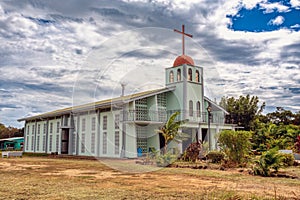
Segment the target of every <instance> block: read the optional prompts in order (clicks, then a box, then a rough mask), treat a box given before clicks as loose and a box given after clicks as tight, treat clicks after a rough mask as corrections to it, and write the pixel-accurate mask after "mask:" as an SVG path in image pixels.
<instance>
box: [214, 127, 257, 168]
mask: <svg viewBox="0 0 300 200" xmlns="http://www.w3.org/2000/svg"><path fill="white" fill-rule="evenodd" d="M251 135H252V134H251V132H249V131H232V130H224V131H222V132H221V133H220V136H219V139H218V142H219V146H220V148H221V150H222V151H223V152H224V153H225V155H226V156H227V158H228V159H229V161H231V162H233V163H236V164H241V163H242V162H244V161H245V160H246V157H247V156H248V155H249V152H250V149H251V142H250V137H251Z"/></svg>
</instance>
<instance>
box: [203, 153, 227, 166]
mask: <svg viewBox="0 0 300 200" xmlns="http://www.w3.org/2000/svg"><path fill="white" fill-rule="evenodd" d="M206 156H207V159H208V160H211V162H212V163H220V162H221V161H222V160H223V159H224V157H225V155H224V153H223V152H221V151H210V152H209V153H208V154H207V155H206Z"/></svg>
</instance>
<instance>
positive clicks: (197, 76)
mask: <svg viewBox="0 0 300 200" xmlns="http://www.w3.org/2000/svg"><path fill="white" fill-rule="evenodd" d="M195 79H196V82H198V83H199V82H200V77H199V71H198V70H196V78H195Z"/></svg>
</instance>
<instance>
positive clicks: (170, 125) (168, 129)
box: [157, 112, 186, 154]
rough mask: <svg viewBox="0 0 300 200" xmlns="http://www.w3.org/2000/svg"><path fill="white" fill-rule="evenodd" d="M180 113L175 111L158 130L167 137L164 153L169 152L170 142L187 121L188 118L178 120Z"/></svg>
mask: <svg viewBox="0 0 300 200" xmlns="http://www.w3.org/2000/svg"><path fill="white" fill-rule="evenodd" d="M178 115H179V112H175V113H173V114H172V115H171V116H170V118H169V119H168V121H167V122H166V123H165V124H164V125H163V126H162V127H161V128H160V129H159V130H158V131H157V133H161V134H162V136H163V137H164V139H165V145H164V154H166V153H167V148H168V143H169V142H170V141H171V140H173V139H174V138H175V137H178V136H179V132H178V129H179V128H180V126H181V125H182V124H184V123H185V122H186V120H179V121H176V118H177V116H178Z"/></svg>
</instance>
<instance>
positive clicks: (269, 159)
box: [253, 149, 284, 176]
mask: <svg viewBox="0 0 300 200" xmlns="http://www.w3.org/2000/svg"><path fill="white" fill-rule="evenodd" d="M283 159H284V158H283V155H282V154H281V153H278V151H277V149H270V150H269V151H266V152H264V153H263V154H262V155H261V156H260V158H259V159H258V160H256V161H255V165H254V168H253V172H254V174H255V175H261V176H270V175H271V172H272V171H271V170H273V171H274V172H278V170H279V168H281V167H283V166H284V163H283Z"/></svg>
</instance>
